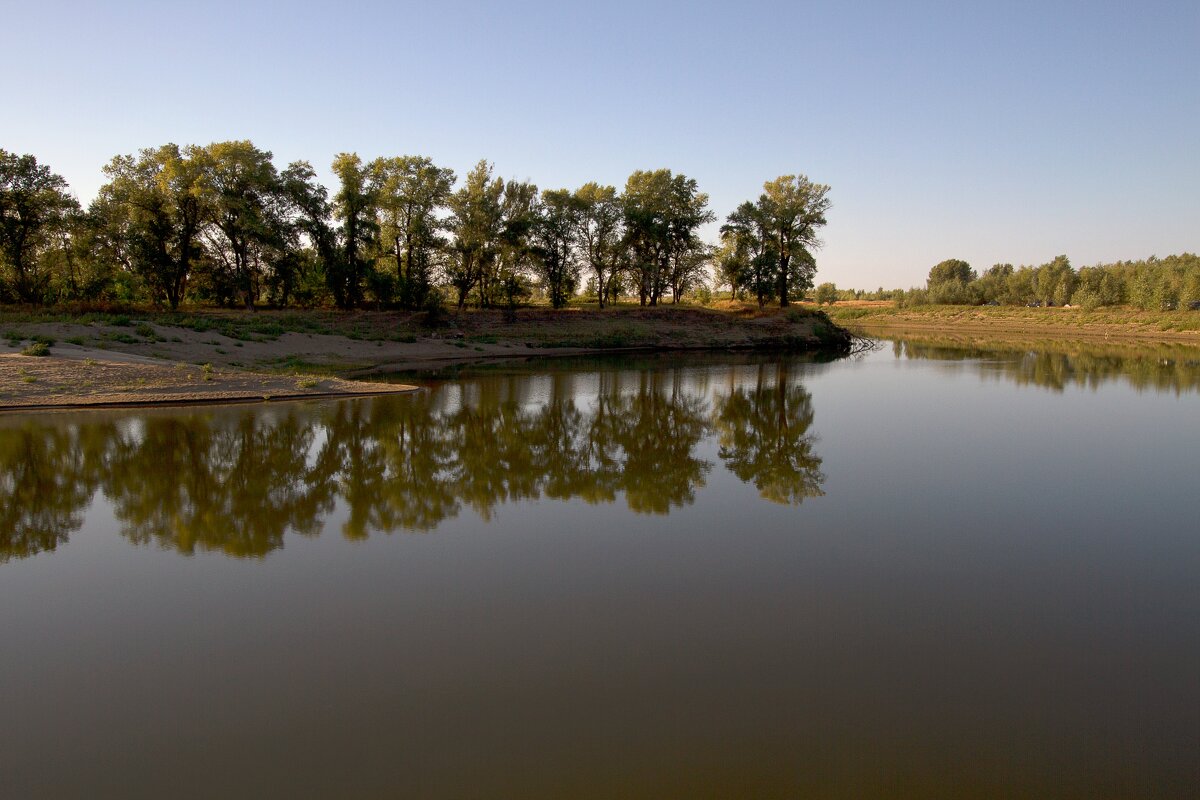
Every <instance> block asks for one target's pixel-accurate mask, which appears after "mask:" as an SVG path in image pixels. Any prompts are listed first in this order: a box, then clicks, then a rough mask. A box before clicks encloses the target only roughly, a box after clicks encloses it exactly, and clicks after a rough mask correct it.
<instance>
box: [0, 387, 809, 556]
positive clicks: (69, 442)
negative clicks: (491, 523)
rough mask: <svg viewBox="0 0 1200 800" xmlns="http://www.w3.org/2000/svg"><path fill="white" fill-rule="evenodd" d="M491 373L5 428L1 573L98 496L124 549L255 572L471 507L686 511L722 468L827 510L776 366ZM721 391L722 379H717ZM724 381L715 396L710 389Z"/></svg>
mask: <svg viewBox="0 0 1200 800" xmlns="http://www.w3.org/2000/svg"><path fill="white" fill-rule="evenodd" d="M738 369H739V368H737V367H727V368H719V367H713V368H709V369H707V370H698V371H687V370H683V369H661V368H660V369H655V370H646V369H641V370H613V369H609V370H605V371H599V372H552V373H550V374H544V373H543V374H535V375H522V374H510V375H491V376H484V377H478V378H472V379H467V380H462V381H458V382H454V383H449V384H445V385H443V386H441V387H439V388H437V389H434V390H432V391H426V392H420V393H417V394H414V395H409V396H391V397H377V398H373V399H367V400H355V401H341V402H330V403H322V404H311V405H309V404H289V405H278V406H264V407H257V408H225V409H219V408H213V409H207V410H200V411H188V412H180V411H171V412H159V411H152V412H144V413H141V414H136V415H130V414H125V415H119V416H118V415H108V414H105V415H95V416H92V415H85V416H82V417H77V418H73V419H71V420H70V421H62V420H61V419H60V418H56V417H46V418H42V420H38V419H35V418H32V417H31V418H13V419H10V420H7V421H6V422H7V423H8V424H7V425H0V559H4V560H7V559H9V558H14V557H16V558H23V557H27V556H31V555H34V554H36V553H38V552H41V551H48V550H54V549H55V548H56V547H57V546H58V544H59V543H62V542H66V541H67V539H68V537H69V535H70V534H71V533H73V532H75V531H77V530H79V529H80V528H81V526H82V525H83V521H84V517H85V514H86V511H87V509H88V507H89V505H90V504H91V501H92V497H93V496H94V494H95V492H96V491H97V489H98V490H99V491H101V492H102V493H103V495H104V496H105V497H106V498H107V499H108V501H109V502H110V503H111V504H112V507H113V510H114V514H115V517H116V519H117V520H118V521H119V523H120V525H121V533H122V535H123V536H125V537H126V538H128V539H129V540H130V541H131V542H134V543H136V544H156V545H158V546H160V547H163V548H167V549H171V550H175V551H177V552H180V553H185V554H192V553H195V552H196V551H216V552H221V553H225V554H227V555H231V556H239V557H262V556H264V555H266V554H267V553H269V552H271V551H273V550H275V549H277V548H279V547H282V546H283V539H284V535H285V534H286V533H288V532H289V531H290V532H295V533H300V534H304V535H315V534H317V533H319V532H320V531H321V530H322V529H323V528H324V525H325V520H326V518H327V517H328V515H329V514H330V512H331V511H332V510H333V509H334V507H335V504H336V502H337V501H338V500H339V499H340V500H341V501H342V502H343V503H344V505H345V507H346V509H347V512H348V513H347V516H346V520H345V522H344V524H343V527H342V533H343V535H344V536H346V537H347V538H350V539H360V538H364V537H366V536H368V535H369V534H370V532H372V531H385V532H390V531H396V530H410V531H431V530H433V529H435V528H436V527H437V526H438V525H439V524H440V523H441V522H442V521H444V520H446V519H448V518H451V517H453V516H455V515H456V514H458V513H459V512H460V510H461V509H462V508H463V507H464V506H466V507H469V508H470V509H472V510H473V511H475V512H476V513H478V514H479V515H480V516H481V517H483V518H484V519H487V518H490V516H491V515H492V514H493V513H494V511H495V509H496V507H497V506H498V505H500V504H502V503H505V502H508V501H513V500H523V499H537V498H542V497H547V498H553V499H561V500H567V499H573V498H579V499H581V500H583V501H585V502H588V503H612V502H615V501H616V500H617V498H618V497H619V496H622V495H623V496H624V499H625V503H626V504H627V506H628V507H629V509H631V510H632V511H634V512H638V513H651V514H666V513H668V512H669V511H670V510H671V509H672V508H677V507H680V506H684V505H688V504H690V503H692V502H693V501H694V500H695V495H696V491H697V490H698V489H699V488H701V487H703V486H704V484H705V480H706V476H707V475H708V474H709V472H710V471H711V469H712V466H713V465H712V464H711V463H710V462H708V461H706V460H704V459H702V458H700V457H698V456H697V454H696V451H697V448H698V445H699V444H700V442H701V441H702V440H704V439H705V438H706V437H713V436H716V437H717V439H718V441H719V445H720V448H719V457H720V459H721V460H722V461H723V462H724V463H725V464H726V466H728V468H729V469H730V470H731V471H732V472H733V473H734V474H735V475H737V476H738V477H739V478H740V479H742V480H743V481H747V482H751V483H753V484H754V485H755V486H756V487H757V488H758V489H759V491H760V493H761V495H762V496H763V497H764V498H766V499H768V500H772V501H775V502H780V503H799V502H801V501H802V500H803V499H804V498H806V497H813V496H817V495H820V494H821V488H820V487H821V482H822V480H823V478H822V475H821V472H820V465H821V460H820V458H819V457H817V456H816V455H815V453H814V451H813V445H814V438H813V436H812V435H811V434H810V433H809V428H810V427H811V425H812V421H813V410H812V401H811V396H810V395H809V394H808V392H807V391H805V389H804V388H803V386H801V385H800V384H799V383H798V381H797V380H796V379H795V377H794V376H793V375H791V374H790V373H789V371H788V367H787V366H786V365H785V364H770V365H762V366H758V367H757V368H752V369H757V373H756V374H754V375H753V376H751V377H750V378H749V379H748V380H747V379H746V377H745V376H744V375H742V374H741V373H740V372H738ZM722 379H724V380H722ZM710 381H711V382H712V383H713V384H714V385H718V384H723V385H725V386H726V389H725V390H724V391H722V390H713V391H709V390H708V385H707V382H710Z"/></svg>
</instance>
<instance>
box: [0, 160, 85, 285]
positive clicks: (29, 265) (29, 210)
mask: <svg viewBox="0 0 1200 800" xmlns="http://www.w3.org/2000/svg"><path fill="white" fill-rule="evenodd" d="M78 211H79V203H78V202H77V201H76V200H75V198H74V197H72V196H71V195H70V194H68V192H67V182H66V180H65V179H64V178H63V177H62V176H61V175H56V174H55V173H53V172H51V171H50V168H49V167H48V166H46V165H45V164H38V163H37V159H36V158H34V157H33V156H31V155H23V156H18V155H16V154H15V153H9V152H7V151H5V150H0V267H2V268H3V271H4V273H5V275H4V278H5V282H6V283H7V284H8V286H9V288H10V289H11V291H12V293H13V294H14V295H15V296H16V298H17V299H18V300H19V301H21V302H22V303H41V302H45V301H46V300H47V299H48V297H47V295H48V291H49V285H50V272H49V269H48V264H47V261H46V257H45V256H46V252H47V251H48V250H49V249H51V248H52V247H54V246H55V244H56V243H57V239H56V237H57V236H59V235H61V234H63V233H64V232H65V231H66V229H67V227H68V225H69V224H70V221H71V217H72V216H73V215H74V214H76V213H77V212H78Z"/></svg>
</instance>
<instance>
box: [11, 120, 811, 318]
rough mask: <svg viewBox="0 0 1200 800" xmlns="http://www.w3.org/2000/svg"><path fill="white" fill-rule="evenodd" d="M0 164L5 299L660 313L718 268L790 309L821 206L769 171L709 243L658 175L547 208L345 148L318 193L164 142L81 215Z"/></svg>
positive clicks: (701, 288) (264, 163)
mask: <svg viewBox="0 0 1200 800" xmlns="http://www.w3.org/2000/svg"><path fill="white" fill-rule="evenodd" d="M0 152H3V151H0ZM4 165H5V166H4V169H5V173H4V174H5V183H4V186H5V189H4V195H3V198H2V199H3V202H4V206H3V208H4V209H5V213H4V224H5V228H4V231H3V232H2V233H3V236H4V241H3V243H2V244H3V252H2V253H0V257H2V258H3V261H2V262H0V271H2V274H0V302H2V301H4V300H9V301H13V300H21V301H25V302H43V301H60V300H96V299H102V300H104V299H107V300H118V301H123V302H146V301H149V302H152V303H154V304H156V305H159V306H168V307H170V308H172V309H176V308H178V307H179V306H180V305H181V304H184V303H188V302H202V303H213V304H217V305H235V304H236V305H241V306H244V307H246V308H249V309H253V308H256V307H257V306H258V305H259V304H262V303H267V304H269V305H271V306H274V307H284V306H288V305H290V304H299V305H302V306H314V305H322V304H326V305H329V304H332V305H336V306H337V307H339V308H347V309H348V308H355V307H360V306H362V305H363V303H364V302H366V301H368V300H370V301H373V302H374V303H375V304H376V305H378V306H390V305H398V306H400V307H403V308H408V309H419V308H423V307H425V305H426V302H427V301H429V302H435V303H436V302H440V299H441V297H442V296H443V292H446V291H448V292H452V293H453V294H454V296H455V297H456V299H457V302H458V306H459V307H460V308H462V307H463V306H465V305H466V303H467V302H468V301H472V302H476V303H478V304H479V306H481V307H493V306H497V305H502V304H503V305H508V306H511V305H513V304H515V303H516V302H518V301H521V300H523V299H525V298H528V297H529V296H530V293H531V289H536V290H537V291H539V292H540V294H539V297H545V298H546V299H548V300H549V301H550V303H551V304H552V305H557V306H562V305H566V304H567V303H569V302H571V301H572V300H573V299H575V298H576V296H577V292H578V288H579V284H580V282H581V280H582V279H583V277H584V275H585V273H586V278H587V285H588V295H589V297H594V298H595V300H596V301H598V302H599V304H600V305H601V307H604V306H605V305H608V304H610V303H613V302H616V301H617V300H618V299H619V298H620V297H621V296H622V295H628V294H629V293H632V294H634V295H636V296H637V297H638V300H639V302H640V303H641V304H642V305H658V304H659V303H660V302H665V301H666V299H667V298H668V297H669V298H670V300H671V302H673V303H678V302H679V301H680V300H681V299H682V298H684V297H685V296H688V295H689V293H693V292H699V294H695V295H694V296H708V295H706V294H705V293H706V292H709V293H710V292H711V284H710V278H711V276H712V268H713V267H714V265H715V266H716V267H717V269H718V271H719V277H720V279H721V280H723V281H724V282H725V283H727V284H728V285H730V287H731V288H732V290H733V292H734V294H735V296H736V295H747V294H749V295H753V296H755V297H756V298H757V299H758V300H759V302H760V303H765V302H766V301H767V300H768V299H772V300H774V299H778V300H779V301H780V302H781V303H782V304H786V303H787V302H788V298H789V297H791V296H793V295H796V294H797V293H801V292H805V291H807V290H808V289H810V288H811V287H812V277H813V274H814V272H815V270H816V262H815V261H814V259H813V257H812V252H811V251H812V249H813V248H815V247H816V246H817V245H819V240H818V239H817V238H816V231H817V230H818V229H819V228H820V226H822V225H824V223H825V216H824V215H825V211H826V210H827V209H828V198H827V193H828V187H827V186H821V185H818V184H813V183H811V182H810V181H809V180H808V179H807V178H805V177H804V176H783V177H781V178H778V179H776V180H774V181H769V182H768V183H766V184H764V192H763V194H762V196H761V197H760V198H759V200H758V202H756V203H746V204H743V206H742V207H740V208H739V209H738V210H737V211H735V212H734V213H733V214H731V215H730V217H729V219H728V221H727V224H726V225H725V226H723V228H722V238H721V244H720V247H713V246H711V245H709V244H708V243H706V242H705V241H703V240H702V238H701V235H700V233H701V231H702V230H703V229H704V226H706V225H707V224H709V223H710V222H712V221H713V220H714V219H715V217H714V215H713V213H712V212H711V211H710V210H709V208H708V195H707V194H705V193H703V192H701V191H700V190H699V188H698V186H697V183H696V181H695V180H694V179H692V178H689V177H687V176H686V175H682V174H676V173H673V172H672V171H671V170H669V169H658V170H638V171H635V172H634V173H633V174H631V175H630V176H629V179H628V180H627V181H626V184H625V187H624V191H623V192H618V190H617V189H616V188H615V187H613V186H602V185H600V184H598V183H595V182H589V183H585V184H584V185H583V186H581V187H579V188H578V189H576V190H574V191H573V192H568V193H567V194H565V195H564V194H562V191H561V190H560V191H557V192H554V193H547V195H546V196H542V195H541V194H539V191H538V188H537V186H535V185H534V184H532V183H529V182H522V181H516V180H508V181H506V180H504V179H502V178H498V177H496V176H495V175H494V174H493V168H492V165H491V164H489V163H488V162H487V161H480V162H479V163H478V164H477V165H476V166H475V167H474V168H473V169H472V170H471V171H470V172H469V173H468V174H467V175H466V176H465V179H464V180H463V181H462V183H461V184H459V185H458V188H457V189H456V188H455V185H456V178H455V174H454V172H453V171H452V170H450V169H448V168H444V167H439V166H437V165H435V164H434V163H433V162H432V161H431V160H430V159H429V158H426V157H423V156H398V157H388V158H377V159H375V160H373V161H371V162H370V163H364V162H363V160H362V159H361V158H360V157H359V156H358V155H356V154H354V153H341V154H339V155H338V156H337V157H336V158H335V159H334V161H333V163H332V172H333V175H334V179H335V180H336V185H335V186H334V190H333V191H330V190H329V189H327V188H326V187H324V186H322V185H321V184H320V182H319V181H318V180H317V179H316V173H315V171H314V170H313V168H312V166H311V164H309V163H308V162H306V161H297V162H294V163H292V164H289V165H288V166H287V167H286V168H285V169H280V168H278V167H277V166H276V165H275V163H274V161H273V158H272V154H271V153H270V152H269V151H267V150H264V149H262V148H259V147H258V146H256V145H255V144H254V143H253V142H250V141H244V140H243V141H225V142H215V143H212V144H209V145H204V146H198V145H188V146H185V147H180V146H178V145H175V144H167V145H163V146H161V147H154V148H146V149H143V150H141V151H139V152H138V153H136V154H131V155H120V156H117V157H115V158H113V159H112V161H111V162H110V163H109V164H108V165H107V166H106V167H105V175H106V182H105V184H104V186H103V187H102V188H101V190H100V192H99V194H98V196H97V197H96V198H95V200H94V201H93V202H92V203H91V205H90V206H89V207H88V209H87V211H86V212H83V211H81V210H80V209H79V207H78V205H77V204H76V203H75V201H74V200H73V199H72V198H71V197H70V196H69V195H68V194H66V183H65V181H63V179H62V178H61V177H59V176H56V175H53V173H51V172H50V171H49V170H48V169H47V168H45V167H41V166H38V165H37V163H36V161H35V160H34V159H33V157H32V156H22V157H17V156H12V155H10V154H7V153H4ZM22 175H24V177H22ZM22 180H23V181H25V183H24V184H22V183H21V181H22ZM37 181H41V183H38V184H37V186H38V187H40V188H37V190H36V191H34V190H32V189H28V188H26V189H21V188H20V187H21V186H27V187H33V186H34V184H35V183H37ZM35 200H36V202H34V201H35ZM39 204H40V205H39Z"/></svg>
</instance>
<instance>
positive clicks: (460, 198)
mask: <svg viewBox="0 0 1200 800" xmlns="http://www.w3.org/2000/svg"><path fill="white" fill-rule="evenodd" d="M503 195H504V181H503V180H501V179H499V178H495V179H493V178H492V165H491V164H489V163H488V162H487V161H480V162H479V163H478V164H476V165H475V167H474V168H473V169H472V170H471V171H470V172H469V173H467V179H466V183H465V184H464V185H463V187H462V188H461V189H459V190H458V191H456V192H454V193H453V194H452V195H451V196H450V210H451V212H452V216H451V218H450V230H451V232H452V234H453V236H454V239H453V243H452V249H453V259H452V260H451V262H450V263H449V265H448V267H447V277H448V278H449V281H450V285H451V286H452V287H453V288H454V290H455V292H456V293H457V296H458V307H459V308H462V307H463V306H464V305H466V302H467V297H468V295H470V293H471V290H472V289H474V288H475V287H476V285H478V284H479V283H480V279H481V276H482V275H483V274H484V273H487V272H490V270H491V268H492V264H493V262H494V261H495V259H496V247H497V244H498V241H499V238H500V231H501V226H502V216H503V210H502V206H501V199H502V197H503Z"/></svg>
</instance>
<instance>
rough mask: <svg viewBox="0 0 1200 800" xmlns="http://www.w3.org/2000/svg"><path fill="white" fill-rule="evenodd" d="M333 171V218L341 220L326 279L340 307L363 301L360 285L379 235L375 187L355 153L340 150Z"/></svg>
mask: <svg viewBox="0 0 1200 800" xmlns="http://www.w3.org/2000/svg"><path fill="white" fill-rule="evenodd" d="M333 172H334V174H335V175H337V176H338V180H339V181H340V183H341V188H340V189H339V190H338V193H337V194H336V195H335V196H334V198H333V213H334V218H335V219H336V220H337V221H338V222H340V223H341V230H340V231H339V236H338V245H339V246H338V248H337V250H336V251H335V252H334V253H333V255H334V258H333V260H332V263H327V264H326V265H325V279H326V281H327V282H328V284H329V290H330V291H331V292H332V293H333V298H334V302H336V303H337V305H338V307H339V308H355V307H357V306H359V305H361V304H362V300H363V284H364V282H365V280H366V277H367V272H368V270H369V269H370V266H371V256H372V255H373V250H374V248H375V245H376V242H377V240H378V235H379V223H378V222H377V221H376V203H377V198H378V194H379V192H378V187H377V186H376V184H375V181H374V180H373V179H372V175H371V172H370V170H368V169H367V168H366V166H364V165H363V163H362V159H361V158H359V157H358V155H357V154H356V153H339V154H338V156H337V157H336V158H335V159H334V160H333Z"/></svg>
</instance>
